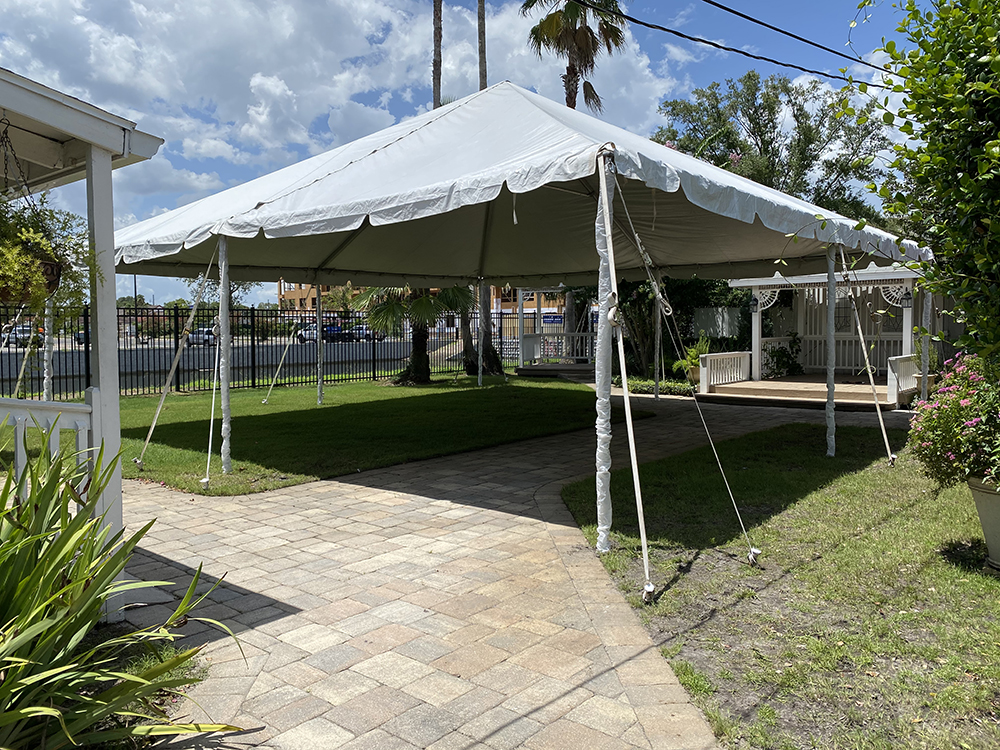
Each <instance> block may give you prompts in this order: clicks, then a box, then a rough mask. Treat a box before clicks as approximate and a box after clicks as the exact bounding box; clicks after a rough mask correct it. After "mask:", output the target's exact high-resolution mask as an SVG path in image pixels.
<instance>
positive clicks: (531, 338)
mask: <svg viewBox="0 0 1000 750" xmlns="http://www.w3.org/2000/svg"><path fill="white" fill-rule="evenodd" d="M596 344H597V334H596V333H526V334H524V338H523V339H522V343H521V362H522V364H523V363H525V362H535V361H537V362H545V361H546V360H553V359H557V360H563V359H573V360H577V359H584V360H586V361H587V362H588V363H589V362H593V361H594V350H595V347H596Z"/></svg>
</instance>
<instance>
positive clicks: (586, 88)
mask: <svg viewBox="0 0 1000 750" xmlns="http://www.w3.org/2000/svg"><path fill="white" fill-rule="evenodd" d="M583 103H584V104H586V105H587V106H588V107H589V108H590V109H592V110H593V111H594V112H598V113H600V112H603V111H604V103H603V102H602V101H601V97H600V96H598V95H597V92H596V91H595V90H594V85H593V84H592V83H591V82H590V81H584V82H583Z"/></svg>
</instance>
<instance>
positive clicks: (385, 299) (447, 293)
mask: <svg viewBox="0 0 1000 750" xmlns="http://www.w3.org/2000/svg"><path fill="white" fill-rule="evenodd" d="M473 303H474V298H473V296H472V292H471V291H470V290H469V288H468V287H465V286H454V287H449V288H447V289H441V290H440V291H439V292H438V293H437V294H432V293H431V290H429V289H415V288H412V287H408V286H401V287H385V286H373V287H368V288H367V289H365V290H364V291H363V292H362V293H361V294H359V295H358V296H357V297H355V298H354V299H353V300H351V306H352V307H354V309H356V310H363V311H364V312H365V314H366V317H367V318H368V324H369V325H370V326H371V327H372V329H374V330H376V331H399V330H401V329H402V327H403V324H404V323H405V322H409V324H410V335H411V341H412V346H411V348H410V362H409V364H408V365H407V366H406V369H405V370H403V372H401V373H400V374H399V375H397V376H396V382H397V383H399V384H401V385H405V384H411V383H412V384H415V385H419V384H424V383H429V382H431V362H430V357H429V355H428V353H427V339H428V334H429V330H428V329H429V328H430V327H431V326H432V325H434V322H435V321H436V320H437V318H438V316H439V315H441V313H444V312H454V311H455V310H462V309H465V310H468V309H471V307H472V305H473Z"/></svg>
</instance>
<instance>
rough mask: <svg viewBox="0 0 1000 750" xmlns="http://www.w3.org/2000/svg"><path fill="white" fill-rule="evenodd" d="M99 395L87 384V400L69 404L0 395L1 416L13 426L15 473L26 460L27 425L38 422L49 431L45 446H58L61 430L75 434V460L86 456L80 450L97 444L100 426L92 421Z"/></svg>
mask: <svg viewBox="0 0 1000 750" xmlns="http://www.w3.org/2000/svg"><path fill="white" fill-rule="evenodd" d="M99 398H100V392H99V391H98V390H97V388H88V389H87V393H86V403H83V404H72V403H63V402H59V401H29V400H25V399H17V398H0V419H3V420H4V423H5V424H7V425H9V426H11V427H13V428H14V446H13V447H14V474H15V476H17V477H20V476H21V473H22V472H23V471H24V469H25V467H26V466H27V464H28V452H27V448H26V445H25V441H24V438H25V435H26V433H27V431H28V428H29V427H34V426H36V425H37V426H38V427H40V428H41V429H43V430H47V431H48V432H49V439H48V444H47V446H46V448H47V450H48V451H49V452H50V454H51V453H55V452H56V451H57V450H59V436H60V434H61V433H62V432H63V431H64V430H71V431H72V432H74V433H75V434H76V450H77V452H78V453H80V456H79V458H78V460H79V461H80V462H82V461H84V460H86V459H87V458H88V456H87V455H86V454H84V453H82V452H83V451H86V450H88V449H89V448H90V447H91V446H93V445H100V441H101V438H100V428H99V425H95V424H94V422H95V419H94V415H95V414H99V413H100V409H98V408H95V407H96V405H97V403H98V400H99Z"/></svg>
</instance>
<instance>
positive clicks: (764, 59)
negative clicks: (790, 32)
mask: <svg viewBox="0 0 1000 750" xmlns="http://www.w3.org/2000/svg"><path fill="white" fill-rule="evenodd" d="M573 2H575V3H576V4H577V5H582V6H584V7H585V8H590V9H591V10H593V11H596V12H598V13H604V14H607V15H611V16H616V17H618V18H622V19H624V20H626V21H628V22H629V23H634V24H635V25H636V26H643V27H644V28H647V29H653V30H654V31H663V32H665V33H667V34H673V35H674V36H676V37H679V38H681V39H684V40H686V41H689V42H695V43H696V44H706V45H708V46H709V47H714V48H715V49H718V50H722V51H723V52H732V53H734V54H736V55H742V56H743V57H749V58H750V59H752V60H760V61H761V62H768V63H771V64H772V65H778V66H780V67H782V68H791V69H793V70H798V71H800V72H802V73H809V74H811V75H816V76H821V77H823V78H833V79H836V80H838V81H844V82H846V83H854V80H853V79H851V78H847V77H846V76H840V75H836V74H834V73H825V72H823V71H822V70H813V69H812V68H804V67H802V66H801V65H795V64H794V63H786V62H781V60H775V59H774V58H773V57H765V56H763V55H755V54H753V53H752V52H747V51H746V50H742V49H736V48H735V47H727V46H726V45H724V44H719V43H718V42H713V41H711V40H709V39H703V38H701V37H698V36H690V35H688V34H685V33H683V32H681V31H677V30H676V29H669V28H667V27H666V26H660V25H659V24H655V23H650V22H649V21H643V20H641V19H638V18H636V17H634V16H630V15H629V14H628V13H624V12H622V11H620V10H609V9H608V8H603V7H601V6H599V5H595V4H594V3H592V2H588V0H573ZM848 59H850V60H852V61H854V62H857V61H856V60H854V58H853V57H848ZM877 70H879V71H881V72H883V73H885V72H886V71H884V70H882V69H881V68H877ZM867 85H868V86H870V87H871V88H876V89H885V88H889V87H888V86H884V85H882V84H880V83H874V82H870V83H867Z"/></svg>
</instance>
